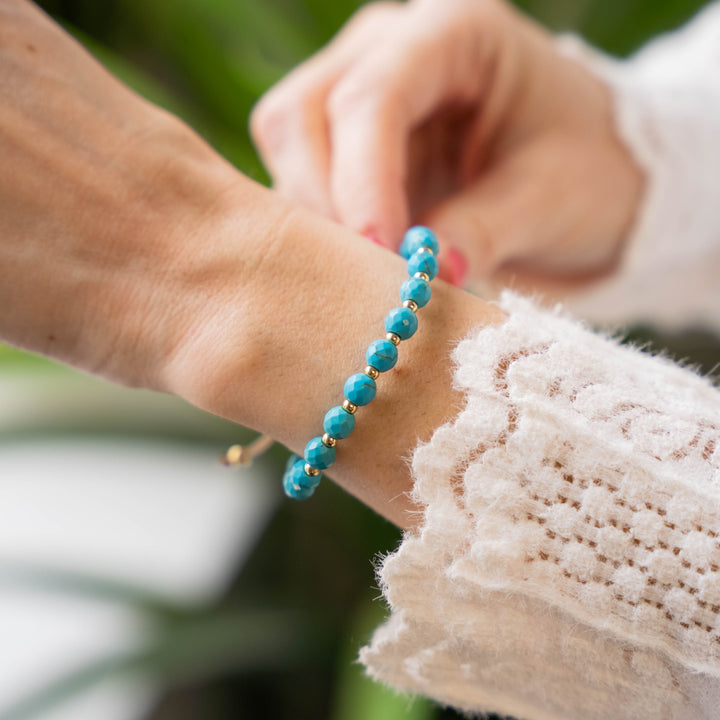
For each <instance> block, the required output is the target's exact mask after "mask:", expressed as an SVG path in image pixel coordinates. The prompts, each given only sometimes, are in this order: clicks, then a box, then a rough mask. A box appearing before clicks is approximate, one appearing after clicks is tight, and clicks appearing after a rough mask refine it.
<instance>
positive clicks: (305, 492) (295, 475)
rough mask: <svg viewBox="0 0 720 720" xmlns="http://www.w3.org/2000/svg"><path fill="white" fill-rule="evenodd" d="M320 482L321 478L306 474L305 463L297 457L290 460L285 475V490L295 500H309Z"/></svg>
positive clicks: (293, 456)
mask: <svg viewBox="0 0 720 720" xmlns="http://www.w3.org/2000/svg"><path fill="white" fill-rule="evenodd" d="M319 482H320V476H319V475H317V476H316V477H310V476H309V475H307V474H306V473H305V461H304V460H303V459H302V458H299V457H298V456H297V455H292V456H291V457H290V460H288V464H287V467H286V469H285V473H284V475H283V490H284V491H285V494H286V495H287V496H288V497H289V498H292V499H293V500H307V499H308V498H309V497H310V496H311V495H312V494H313V493H314V492H315V488H316V487H317V486H318V483H319Z"/></svg>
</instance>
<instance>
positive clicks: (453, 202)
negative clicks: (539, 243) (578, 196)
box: [421, 173, 541, 285]
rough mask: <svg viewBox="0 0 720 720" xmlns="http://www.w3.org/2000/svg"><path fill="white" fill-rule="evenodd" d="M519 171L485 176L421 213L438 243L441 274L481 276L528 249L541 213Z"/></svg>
mask: <svg viewBox="0 0 720 720" xmlns="http://www.w3.org/2000/svg"><path fill="white" fill-rule="evenodd" d="M510 175H512V178H511V177H510ZM518 177H522V176H518V175H517V174H516V173H508V176H506V177H503V176H502V175H501V174H495V175H489V176H486V177H484V178H482V179H481V180H478V181H477V182H476V183H474V184H473V185H471V186H470V187H468V188H466V189H464V190H463V191H461V192H460V193H458V194H456V195H453V196H452V197H450V198H448V199H446V200H444V201H443V202H442V203H440V204H439V205H436V206H435V207H434V208H432V209H431V210H430V211H429V212H428V213H426V214H425V215H424V216H423V218H422V220H421V222H422V224H423V225H427V226H428V227H431V228H432V229H433V230H434V231H435V232H436V233H437V236H438V238H439V240H440V243H441V248H440V254H439V257H438V260H439V262H440V277H442V278H443V279H444V280H448V281H449V282H453V283H454V284H456V285H462V284H463V281H464V280H465V279H467V280H480V279H483V278H486V277H488V276H490V275H492V274H493V273H494V272H495V271H496V270H497V269H498V268H499V267H500V266H501V265H502V264H503V263H505V262H506V261H508V260H510V259H513V258H517V257H521V256H522V255H523V254H526V253H528V252H530V248H531V246H532V239H533V237H535V234H536V231H539V230H540V228H539V227H537V228H536V227H535V226H536V225H537V224H538V223H536V220H538V219H539V217H541V216H539V215H538V212H537V210H538V207H537V206H538V203H539V202H540V197H539V196H538V193H536V192H535V191H534V190H533V188H532V185H531V184H530V185H528V184H527V183H522V182H521V181H518ZM463 265H464V268H463ZM463 269H464V272H461V271H462V270H463ZM459 275H464V276H465V277H459Z"/></svg>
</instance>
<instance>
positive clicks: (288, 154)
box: [251, 0, 643, 292]
mask: <svg viewBox="0 0 720 720" xmlns="http://www.w3.org/2000/svg"><path fill="white" fill-rule="evenodd" d="M251 129H252V132H253V136H254V138H255V140H256V143H257V145H258V147H259V148H260V151H261V153H262V156H263V158H264V160H265V163H266V164H267V166H268V168H269V169H270V171H271V173H272V175H273V178H274V181H275V184H276V187H277V189H278V191H279V192H281V193H282V194H283V195H285V196H287V197H289V198H290V199H292V200H294V201H296V202H299V203H300V204H302V205H304V206H306V207H309V208H311V209H313V210H315V211H317V212H320V213H323V214H325V215H327V216H328V217H332V218H335V219H337V220H339V221H340V222H342V223H343V224H345V225H347V226H348V227H350V228H353V229H355V230H357V231H358V232H361V233H365V234H368V235H372V236H375V237H377V238H379V239H380V240H381V241H382V242H383V243H384V244H385V245H387V246H388V247H391V248H395V247H397V246H398V244H399V241H400V239H401V236H402V233H403V232H404V229H405V228H406V227H407V226H408V225H410V224H415V223H423V224H427V225H429V226H431V227H432V228H433V229H435V230H436V231H437V232H438V235H439V236H440V239H441V241H442V244H443V247H444V248H445V250H444V253H443V255H442V264H443V266H444V276H445V277H446V278H448V279H450V280H452V281H455V282H456V284H462V282H463V280H464V279H465V278H466V277H467V279H470V280H479V279H487V278H492V279H493V280H499V281H506V282H507V281H508V280H512V282H513V284H514V285H515V286H517V287H524V288H529V289H533V290H537V289H542V290H544V291H545V292H548V291H554V292H562V291H566V290H567V289H569V288H570V287H573V286H577V285H582V284H585V283H588V282H591V281H593V280H595V279H597V278H599V277H602V276H604V275H607V274H608V273H610V272H612V271H613V269H614V268H615V267H616V265H617V262H618V260H619V257H620V255H621V251H622V247H623V241H624V239H625V238H626V237H627V234H628V230H629V228H630V227H631V225H632V222H633V219H634V216H635V212H636V209H637V207H638V203H639V200H640V197H641V194H642V185H643V177H642V174H641V173H640V171H639V170H638V168H637V167H636V166H635V164H634V162H633V160H632V158H631V157H630V155H629V153H628V151H627V149H626V148H625V147H624V146H623V145H622V143H621V142H620V141H619V139H618V138H617V136H616V133H615V130H614V127H613V122H612V104H611V96H610V92H609V90H608V88H607V87H606V86H605V85H604V84H603V83H602V82H600V81H599V80H598V79H596V78H595V77H594V76H592V75H591V74H590V73H588V72H587V71H586V70H585V69H584V68H583V67H581V66H579V65H578V64H577V63H575V62H573V61H572V60H569V59H567V58H564V57H562V56H561V55H560V54H559V53H558V52H557V50H556V47H555V44H554V41H553V39H552V38H551V36H550V35H549V34H548V33H547V32H546V31H544V30H543V29H542V28H540V27H538V26H537V25H535V24H534V23H532V22H531V21H530V20H529V19H528V18H526V17H524V16H523V15H521V14H520V13H518V12H517V11H516V10H514V9H513V8H512V7H511V6H509V5H507V4H504V3H501V2H499V0H442V2H439V1H438V0H411V1H410V2H407V3H394V2H380V3H372V4H369V5H366V6H364V7H363V8H362V9H361V10H360V11H359V12H358V13H356V15H354V16H353V17H352V18H351V19H350V20H349V21H348V23H347V25H346V26H345V27H344V28H343V30H342V31H341V32H340V33H339V34H338V36H337V37H336V38H335V39H334V40H333V41H332V42H331V43H330V44H329V45H328V46H327V47H325V48H324V49H322V50H321V51H320V52H319V53H318V54H316V55H315V56H314V57H312V58H310V59H309V60H308V61H307V62H305V63H304V64H303V65H301V66H300V67H298V68H297V69H296V70H294V71H293V72H291V73H290V74H289V75H288V76H287V77H286V78H285V79H284V80H282V81H281V82H280V83H279V84H278V85H277V86H276V87H274V88H273V89H271V90H270V91H269V92H268V93H267V95H266V96H265V97H263V98H262V99H261V101H260V102H259V104H258V105H257V107H256V109H255V111H254V113H253V116H252V121H251ZM449 248H452V249H453V251H450V252H449V251H448V249H449ZM458 257H459V258H461V259H464V261H463V260H461V261H460V262H458ZM463 264H465V265H466V268H465V270H464V269H463V267H462V265H463ZM465 271H467V275H466V274H465Z"/></svg>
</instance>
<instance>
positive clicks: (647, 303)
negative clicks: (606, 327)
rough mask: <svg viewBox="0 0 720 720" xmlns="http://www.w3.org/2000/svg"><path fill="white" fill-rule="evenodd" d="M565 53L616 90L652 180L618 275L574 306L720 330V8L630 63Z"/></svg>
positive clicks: (590, 314) (625, 134)
mask: <svg viewBox="0 0 720 720" xmlns="http://www.w3.org/2000/svg"><path fill="white" fill-rule="evenodd" d="M560 47H561V48H562V49H563V50H564V51H565V52H567V53H569V54H571V55H572V56H574V57H575V58H576V59H577V60H579V61H580V62H581V63H583V64H585V65H586V66H587V67H588V68H589V69H590V70H591V71H593V72H595V73H597V74H598V75H600V76H601V77H602V78H603V79H604V80H605V81H606V82H607V83H608V84H609V85H610V87H611V88H612V90H613V92H614V95H615V111H616V112H615V115H616V124H617V128H618V131H619V133H620V136H621V137H622V138H623V140H624V141H625V143H626V144H627V146H628V147H629V148H630V150H631V152H632V153H633V154H634V156H635V158H636V160H637V162H638V163H639V164H640V166H641V167H642V168H643V169H644V170H645V172H646V177H647V186H646V197H645V201H644V203H643V207H642V209H641V212H640V215H639V217H638V218H637V221H636V224H635V228H634V232H633V233H632V236H631V237H630V238H629V241H628V244H627V252H626V253H625V256H624V259H623V263H622V265H621V267H620V270H619V272H617V273H616V274H615V275H614V276H613V277H611V278H610V279H608V280H606V281H604V282H601V283H599V284H597V285H595V286H594V287H591V288H589V289H587V290H585V291H583V292H581V293H579V294H577V295H576V296H575V297H571V298H568V302H567V304H568V306H569V307H570V308H571V309H572V310H573V312H574V313H576V314H577V315H579V316H581V317H585V318H587V319H590V320H594V321H602V322H606V321H607V322H610V323H618V322H621V323H625V322H627V321H647V322H650V323H652V324H654V325H656V326H660V327H661V328H663V329H669V330H676V329H680V328H687V327H688V326H690V325H697V326H704V327H707V328H710V329H715V330H718V331H720V312H719V311H718V308H720V282H718V278H719V277H720V3H717V2H716V3H713V4H712V5H710V6H708V8H707V9H705V10H704V11H703V12H702V13H700V14H699V15H698V16H697V17H696V18H695V19H694V20H693V21H691V22H690V23H689V24H688V25H687V26H686V27H684V28H682V29H681V30H680V31H678V32H675V33H672V34H670V35H667V36H664V37H661V38H659V39H658V40H655V41H654V42H652V43H651V44H650V45H648V46H647V47H646V48H644V49H643V50H641V51H640V52H638V53H637V54H636V55H635V56H633V57H632V58H630V59H629V60H627V61H616V60H611V59H610V58H608V57H606V56H603V55H601V54H600V53H598V52H596V51H594V50H592V49H591V48H590V47H589V46H587V45H585V44H583V43H582V42H581V41H579V40H578V39H577V38H564V39H563V40H561V43H560Z"/></svg>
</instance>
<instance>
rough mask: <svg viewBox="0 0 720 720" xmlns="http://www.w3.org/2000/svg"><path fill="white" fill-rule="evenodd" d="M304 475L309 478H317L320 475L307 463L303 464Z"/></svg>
mask: <svg viewBox="0 0 720 720" xmlns="http://www.w3.org/2000/svg"><path fill="white" fill-rule="evenodd" d="M305 474H306V475H309V476H310V477H317V476H318V475H319V474H320V471H319V470H318V469H317V468H314V467H313V466H312V465H310V464H309V463H305Z"/></svg>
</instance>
